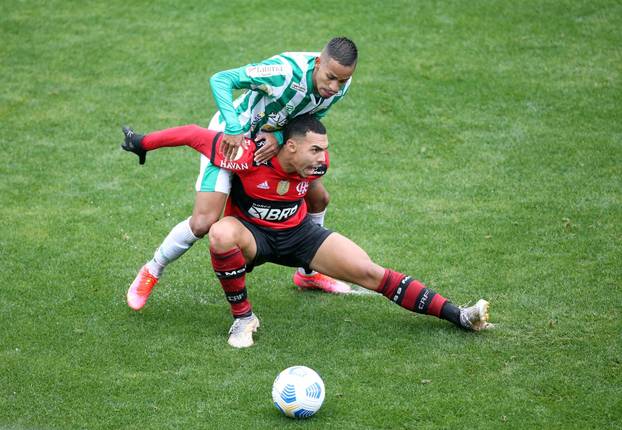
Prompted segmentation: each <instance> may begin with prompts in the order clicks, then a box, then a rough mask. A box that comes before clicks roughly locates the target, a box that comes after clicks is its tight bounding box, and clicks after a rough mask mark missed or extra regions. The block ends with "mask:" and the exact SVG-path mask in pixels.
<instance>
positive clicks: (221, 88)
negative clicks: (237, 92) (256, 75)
mask: <svg viewBox="0 0 622 430" xmlns="http://www.w3.org/2000/svg"><path fill="white" fill-rule="evenodd" d="M210 86H211V89H212V95H213V96H214V101H215V102H216V106H218V110H219V111H220V114H221V115H222V117H223V119H224V120H225V124H226V127H225V133H226V134H240V133H242V132H243V130H242V126H241V125H240V121H239V120H238V115H237V113H236V111H235V107H233V90H234V89H242V88H244V85H243V84H242V82H241V80H240V72H239V69H231V70H225V71H223V72H218V73H216V74H215V75H213V76H212V77H211V78H210Z"/></svg>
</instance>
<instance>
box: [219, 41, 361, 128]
mask: <svg viewBox="0 0 622 430" xmlns="http://www.w3.org/2000/svg"><path fill="white" fill-rule="evenodd" d="M319 55H320V53H319V52H284V53H282V54H279V55H275V56H274V57H271V58H269V59H267V60H264V61H262V62H260V63H256V64H249V65H247V66H244V67H240V68H238V69H232V70H226V71H224V72H219V73H216V74H215V75H214V76H212V78H211V79H210V85H211V87H212V93H213V95H214V99H215V100H216V104H217V105H218V109H219V121H220V122H221V123H222V122H224V123H225V133H227V134H240V133H246V134H247V135H249V136H250V137H251V138H254V137H255V136H256V135H257V133H258V132H259V131H260V130H263V131H275V130H280V129H282V128H283V127H284V126H285V124H287V122H288V121H289V119H290V118H293V117H295V116H297V115H302V114H305V113H311V114H314V115H316V116H317V117H318V118H322V117H323V116H324V115H325V114H326V112H327V111H328V109H330V107H331V106H332V105H333V104H335V103H336V102H338V101H339V100H341V98H342V97H343V96H344V95H345V94H346V92H347V91H348V88H349V87H350V83H351V82H352V78H350V79H348V81H347V82H346V84H345V85H344V86H343V87H342V88H341V90H340V91H339V92H338V93H337V94H335V95H334V96H332V97H330V98H326V99H325V98H322V97H320V96H319V95H318V94H315V93H314V87H313V79H312V74H313V68H314V66H315V58H316V57H318V56H319ZM233 89H248V90H249V91H246V92H245V93H243V94H242V95H240V96H239V97H238V98H237V99H236V100H235V101H233V96H232V91H233Z"/></svg>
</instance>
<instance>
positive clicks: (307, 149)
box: [292, 131, 328, 178]
mask: <svg viewBox="0 0 622 430" xmlns="http://www.w3.org/2000/svg"><path fill="white" fill-rule="evenodd" d="M296 143H297V145H296V153H295V155H294V160H293V163H292V164H293V165H294V167H295V169H296V172H297V173H298V174H299V175H300V176H302V177H303V178H306V177H307V176H310V175H313V172H314V171H315V169H317V168H318V167H320V166H321V165H322V164H325V163H326V150H327V149H328V137H327V136H326V135H325V134H317V133H313V132H312V131H310V132H308V133H307V134H306V135H305V137H304V138H302V137H301V138H298V139H297V142H296Z"/></svg>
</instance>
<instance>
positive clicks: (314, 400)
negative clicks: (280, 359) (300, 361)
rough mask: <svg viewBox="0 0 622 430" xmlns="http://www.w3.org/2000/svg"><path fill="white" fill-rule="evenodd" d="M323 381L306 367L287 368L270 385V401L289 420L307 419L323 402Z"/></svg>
mask: <svg viewBox="0 0 622 430" xmlns="http://www.w3.org/2000/svg"><path fill="white" fill-rule="evenodd" d="M324 394H325V391H324V381H322V378H320V375H318V374H317V372H315V370H313V369H310V368H308V367H306V366H292V367H288V368H287V369H285V370H284V371H282V372H281V373H279V375H278V376H277V377H276V379H275V380H274V384H272V400H273V401H274V405H275V406H276V407H277V409H278V410H280V411H281V412H283V413H284V414H285V415H287V416H288V417H290V418H308V417H310V416H311V415H313V414H315V413H316V412H317V411H318V410H319V409H320V407H321V406H322V403H323V402H324Z"/></svg>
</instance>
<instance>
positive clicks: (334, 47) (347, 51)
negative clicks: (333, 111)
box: [313, 37, 358, 98]
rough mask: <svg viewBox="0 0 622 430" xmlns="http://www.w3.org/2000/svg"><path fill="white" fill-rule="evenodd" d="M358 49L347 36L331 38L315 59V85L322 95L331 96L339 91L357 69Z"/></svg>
mask: <svg viewBox="0 0 622 430" xmlns="http://www.w3.org/2000/svg"><path fill="white" fill-rule="evenodd" d="M357 60H358V49H357V48H356V45H355V44H354V42H353V41H351V40H350V39H348V38H347V37H335V38H333V39H331V40H330V41H329V42H328V43H327V44H326V46H325V47H324V49H323V50H322V53H321V54H320V56H319V57H317V58H316V59H315V67H314V69H313V86H314V89H315V92H317V93H318V94H319V95H320V97H324V98H329V97H332V96H334V95H335V94H337V93H338V92H339V90H340V89H341V88H342V87H343V86H344V85H345V84H346V82H348V80H349V79H350V78H351V77H352V74H354V70H355V69H356V62H357Z"/></svg>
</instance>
